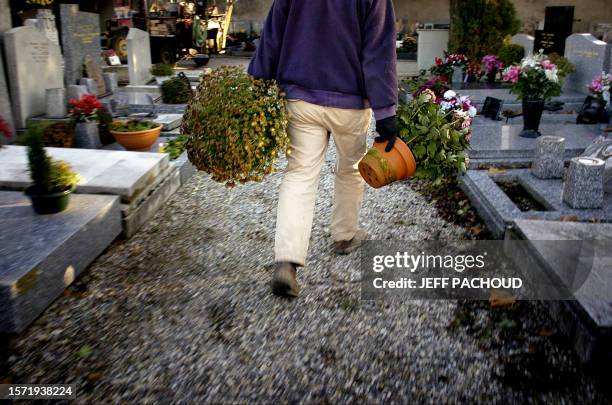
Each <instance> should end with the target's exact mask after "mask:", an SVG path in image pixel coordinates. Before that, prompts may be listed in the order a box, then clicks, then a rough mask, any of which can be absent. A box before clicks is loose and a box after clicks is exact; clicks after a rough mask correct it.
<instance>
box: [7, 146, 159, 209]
mask: <svg viewBox="0 0 612 405" xmlns="http://www.w3.org/2000/svg"><path fill="white" fill-rule="evenodd" d="M45 149H46V150H47V152H48V154H49V156H51V157H53V158H55V159H61V160H65V161H66V162H68V163H69V164H70V165H71V166H72V168H73V169H74V170H76V171H77V172H78V173H79V174H80V175H81V181H80V182H79V186H78V190H77V192H78V193H83V194H114V195H118V196H120V197H121V200H122V201H124V202H130V201H131V200H132V199H134V198H135V197H136V196H137V195H138V194H139V193H140V192H141V191H142V190H143V189H145V188H146V187H147V186H148V185H149V184H150V183H152V182H153V181H154V179H155V177H157V176H159V175H160V174H161V173H163V172H164V171H165V170H166V169H167V168H168V158H167V156H164V155H160V154H157V153H141V152H128V151H107V150H92V149H88V150H85V149H71V148H45ZM29 183H30V177H29V174H28V173H27V150H26V147H24V146H12V145H9V146H6V147H4V148H2V149H0V187H2V188H10V189H17V190H23V189H25V188H26V187H27V186H28V185H29Z"/></svg>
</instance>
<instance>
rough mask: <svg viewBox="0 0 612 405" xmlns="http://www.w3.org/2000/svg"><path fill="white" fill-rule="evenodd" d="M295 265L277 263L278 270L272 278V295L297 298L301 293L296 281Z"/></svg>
mask: <svg viewBox="0 0 612 405" xmlns="http://www.w3.org/2000/svg"><path fill="white" fill-rule="evenodd" d="M295 267H296V266H295V264H293V263H289V262H279V263H276V269H275V270H274V275H273V276H272V284H271V286H272V293H273V294H276V295H279V296H281V297H297V296H298V294H299V293H300V287H298V283H297V280H296V279H295V273H296V268H295Z"/></svg>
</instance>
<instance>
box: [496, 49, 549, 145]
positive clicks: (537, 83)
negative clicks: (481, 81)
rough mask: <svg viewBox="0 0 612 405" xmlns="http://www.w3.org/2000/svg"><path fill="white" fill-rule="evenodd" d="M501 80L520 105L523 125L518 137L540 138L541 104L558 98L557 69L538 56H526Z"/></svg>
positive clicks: (509, 69) (508, 69) (539, 54)
mask: <svg viewBox="0 0 612 405" xmlns="http://www.w3.org/2000/svg"><path fill="white" fill-rule="evenodd" d="M503 79H504V80H505V81H507V82H510V83H511V85H512V87H511V89H510V92H511V93H512V94H516V95H517V96H518V98H519V100H522V101H523V124H524V125H523V131H522V132H521V133H520V136H522V137H524V138H537V137H538V136H540V131H539V128H540V120H541V119H542V113H543V111H544V103H545V102H546V101H547V100H550V99H551V98H552V97H554V96H558V95H560V94H561V84H560V81H559V76H558V74H557V66H556V65H555V64H554V63H552V62H550V60H548V58H547V57H546V55H544V54H543V53H542V52H540V53H538V54H535V55H529V56H527V57H526V58H524V59H523V60H522V61H521V63H520V65H513V66H510V67H508V68H507V69H506V70H504V73H503Z"/></svg>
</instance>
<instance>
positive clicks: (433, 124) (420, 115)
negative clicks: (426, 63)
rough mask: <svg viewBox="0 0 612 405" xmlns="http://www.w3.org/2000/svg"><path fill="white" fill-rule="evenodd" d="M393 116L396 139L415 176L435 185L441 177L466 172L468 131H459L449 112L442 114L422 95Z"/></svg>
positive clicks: (459, 126) (465, 129)
mask: <svg viewBox="0 0 612 405" xmlns="http://www.w3.org/2000/svg"><path fill="white" fill-rule="evenodd" d="M397 117H398V126H399V130H400V138H402V140H403V141H404V142H406V144H407V145H408V146H409V147H410V149H411V150H412V152H413V154H414V157H415V159H416V162H417V171H416V173H415V174H414V175H415V177H418V178H424V179H429V180H431V181H432V184H433V185H434V186H439V185H440V184H442V181H443V180H444V178H447V177H451V176H454V175H455V174H456V173H457V172H458V171H460V172H465V171H466V169H467V167H466V164H467V159H468V155H467V149H468V148H469V134H470V129H469V128H464V129H461V125H460V122H459V121H458V120H455V119H454V116H453V113H452V111H451V112H449V113H444V111H442V110H441V109H440V106H438V105H437V104H435V103H433V102H430V101H429V99H428V96H427V95H425V94H423V95H421V96H419V97H417V98H416V99H414V100H413V101H411V102H410V103H407V104H404V105H402V106H400V107H399V109H398V113H397Z"/></svg>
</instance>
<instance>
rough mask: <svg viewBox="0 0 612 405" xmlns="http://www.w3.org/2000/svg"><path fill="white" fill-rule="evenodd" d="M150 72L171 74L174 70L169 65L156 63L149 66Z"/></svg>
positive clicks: (163, 74)
mask: <svg viewBox="0 0 612 405" xmlns="http://www.w3.org/2000/svg"><path fill="white" fill-rule="evenodd" d="M151 74H152V75H153V76H172V75H173V74H174V70H173V69H172V66H170V65H166V64H164V63H157V64H155V65H153V66H151Z"/></svg>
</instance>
